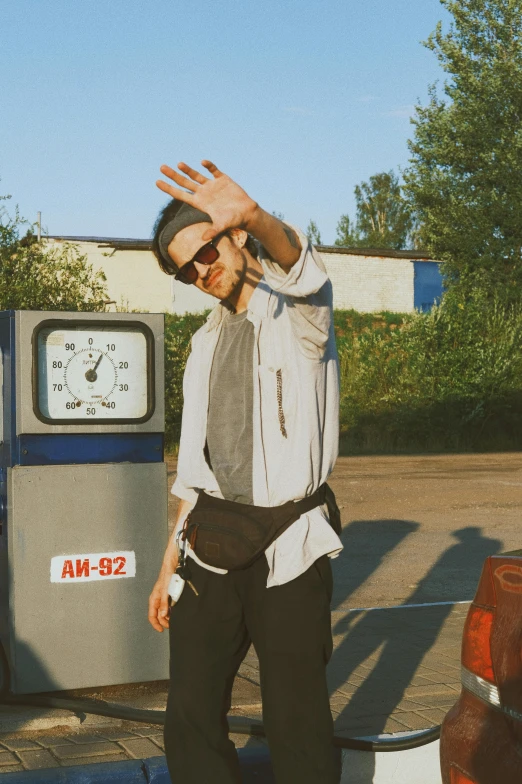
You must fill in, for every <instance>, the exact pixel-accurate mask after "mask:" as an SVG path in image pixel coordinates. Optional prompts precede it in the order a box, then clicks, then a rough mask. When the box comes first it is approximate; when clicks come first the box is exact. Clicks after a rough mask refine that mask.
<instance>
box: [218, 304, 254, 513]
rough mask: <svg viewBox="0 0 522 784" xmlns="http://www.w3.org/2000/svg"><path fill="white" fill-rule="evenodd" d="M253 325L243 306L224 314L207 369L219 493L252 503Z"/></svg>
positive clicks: (234, 499) (229, 497) (231, 498)
mask: <svg viewBox="0 0 522 784" xmlns="http://www.w3.org/2000/svg"><path fill="white" fill-rule="evenodd" d="M253 354H254V325H253V324H252V322H251V321H249V320H248V319H247V311H246V310H245V311H244V312H243V313H238V314H237V315H235V314H231V315H229V316H227V318H226V319H225V321H224V323H223V327H222V329H221V335H220V336H219V341H218V344H217V346H216V350H215V353H214V359H213V362H212V370H211V373H210V395H209V405H208V419H207V449H208V457H209V459H210V465H211V467H212V470H213V472H214V476H215V477H216V480H217V483H218V485H219V489H220V490H221V492H222V494H223V497H224V498H226V499H227V500H228V501H238V502H239V503H242V504H253V503H254V499H253V480H252V470H253V469H252V462H253V449H254V444H253V424H252V416H253V400H254V385H253V377H252V361H253Z"/></svg>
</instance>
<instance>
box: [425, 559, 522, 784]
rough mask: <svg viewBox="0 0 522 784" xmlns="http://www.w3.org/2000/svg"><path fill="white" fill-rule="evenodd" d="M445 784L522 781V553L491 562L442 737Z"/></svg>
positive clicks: (471, 616) (469, 621)
mask: <svg viewBox="0 0 522 784" xmlns="http://www.w3.org/2000/svg"><path fill="white" fill-rule="evenodd" d="M440 762H441V773H442V781H443V784H521V782H522V550H515V551H513V552H510V553H503V554H502V555H493V556H490V557H489V558H487V559H486V561H485V563H484V567H483V569H482V575H481V577H480V582H479V584H478V588H477V593H476V595H475V598H474V600H473V602H472V603H471V606H470V608H469V612H468V615H467V618H466V623H465V626H464V633H463V637H462V691H461V694H460V697H459V699H458V700H457V702H456V704H455V705H454V706H453V708H451V710H450V711H449V712H448V714H447V715H446V717H445V719H444V721H443V723H442V729H441V736H440Z"/></svg>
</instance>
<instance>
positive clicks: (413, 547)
mask: <svg viewBox="0 0 522 784" xmlns="http://www.w3.org/2000/svg"><path fill="white" fill-rule="evenodd" d="M170 468H171V470H172V471H173V470H174V464H173V463H172V464H171V466H170ZM331 484H332V487H333V488H334V490H335V492H336V495H337V498H338V502H339V505H340V506H341V507H342V515H343V529H344V530H343V540H344V544H345V549H344V551H343V553H342V555H341V556H340V557H339V558H338V559H337V560H336V561H335V562H334V572H335V580H336V588H335V592H334V600H333V606H332V610H333V616H332V618H333V631H334V640H335V650H334V654H333V657H332V661H331V665H330V672H329V678H330V688H331V695H332V698H331V701H332V710H333V713H334V716H335V720H336V729H337V732H338V734H348V735H359V736H360V735H373V734H377V733H381V732H398V731H404V730H408V729H424V728H427V727H430V726H433V725H434V724H439V723H440V721H441V720H442V718H443V716H444V714H445V712H446V711H447V709H448V708H449V707H450V706H451V705H452V704H453V703H454V701H455V699H456V697H457V695H458V693H459V690H460V687H459V664H460V637H461V633H462V626H463V623H464V619H465V617H466V612H467V605H465V604H464V605H459V604H440V605H436V606H431V607H430V606H428V607H421V608H401V607H398V606H399V605H405V604H422V603H433V602H456V601H459V600H468V599H471V598H472V597H473V593H474V589H475V586H476V583H477V580H478V577H479V575H480V569H481V566H482V562H483V560H484V558H485V557H486V556H487V555H490V554H493V553H496V552H502V551H506V550H512V549H518V548H520V547H522V534H521V533H520V521H521V517H522V515H521V512H522V493H521V487H522V455H521V454H507V455H457V456H433V457H432V456H427V457H418V456H415V457H382V458H381V457H364V458H341V459H340V460H339V461H338V464H337V467H336V470H335V472H334V475H333V477H332V481H331ZM169 504H170V516H171V520H173V518H174V513H175V505H176V504H175V499H174V498H171V499H170V501H169ZM373 607H384V608H388V609H379V610H368V609H367V608H373ZM103 696H104V698H105V699H107V700H108V701H122V702H128V703H131V704H136V705H138V706H140V707H150V708H160V707H163V705H164V700H165V684H156V685H155V687H154V688H146V689H141V690H140V689H138V688H137V687H135V688H133V689H128V690H121V691H120V692H119V691H118V689H115V688H113V689H111V690H106V691H105V692H104V694H103ZM232 712H233V713H234V714H236V715H248V716H258V717H260V715H261V697H260V691H259V671H258V666H257V659H256V657H255V654H254V652H253V651H250V653H249V654H248V656H247V658H246V659H245V661H244V663H243V665H242V667H241V670H240V673H239V677H238V678H237V680H236V685H235V689H234V706H233V710H232ZM38 727H40V729H37V728H38ZM235 741H236V742H237V744H238V745H243V744H244V743H246V742H248V743H250V744H252V743H254V741H252V740H248V739H247V738H245V737H242V736H236V737H235ZM257 742H259V741H255V743H257ZM160 754H162V739H161V732H160V731H159V730H158V728H157V727H143V726H139V725H135V724H130V723H125V722H114V721H111V720H107V719H100V718H96V717H85V716H73V715H71V714H68V713H66V712H61V711H42V710H33V711H31V710H29V709H27V708H23V709H17V710H13V709H12V708H0V773H7V772H10V771H13V770H21V769H23V768H27V769H34V768H37V767H50V766H67V765H73V764H74V765H77V764H82V763H85V764H88V763H90V762H102V761H110V760H118V759H125V758H144V757H150V756H154V755H160ZM371 780H372V779H371V777H369V778H368V781H371Z"/></svg>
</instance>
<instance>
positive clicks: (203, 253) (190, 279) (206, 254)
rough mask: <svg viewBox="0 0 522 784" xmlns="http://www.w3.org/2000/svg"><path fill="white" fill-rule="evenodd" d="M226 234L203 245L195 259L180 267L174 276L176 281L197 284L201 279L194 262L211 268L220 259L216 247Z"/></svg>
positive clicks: (219, 235) (218, 235) (217, 236)
mask: <svg viewBox="0 0 522 784" xmlns="http://www.w3.org/2000/svg"><path fill="white" fill-rule="evenodd" d="M224 234H226V232H224V231H223V232H222V233H221V234H217V235H216V236H215V237H214V239H212V240H210V242H207V243H206V244H205V245H202V246H201V248H200V249H199V250H198V251H197V253H195V254H194V256H193V258H192V259H191V260H190V261H187V263H186V264H184V265H183V266H182V267H180V269H179V270H178V271H177V273H176V275H175V276H174V279H175V280H179V281H180V282H181V283H186V284H187V285H190V284H191V283H195V282H196V281H197V279H198V277H199V273H198V271H197V269H196V267H195V266H194V262H195V261H197V262H198V264H205V266H210V264H213V263H214V262H215V261H217V259H219V251H218V249H217V247H216V244H217V243H218V242H219V240H220V239H221V237H223V236H224Z"/></svg>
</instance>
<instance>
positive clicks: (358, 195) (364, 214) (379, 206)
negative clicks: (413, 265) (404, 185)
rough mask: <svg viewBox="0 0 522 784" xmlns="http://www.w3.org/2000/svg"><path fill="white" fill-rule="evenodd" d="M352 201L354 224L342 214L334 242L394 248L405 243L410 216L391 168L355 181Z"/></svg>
mask: <svg viewBox="0 0 522 784" xmlns="http://www.w3.org/2000/svg"><path fill="white" fill-rule="evenodd" d="M355 204H356V210H357V217H356V222H355V226H352V224H351V222H350V218H349V216H348V215H341V218H340V220H339V223H338V224H337V239H336V241H335V244H336V245H338V246H345V247H350V246H351V247H361V248H394V249H395V250H400V249H401V248H404V247H405V245H406V244H407V242H408V240H409V237H410V233H411V231H412V228H413V219H412V215H411V210H410V207H409V205H408V203H407V202H406V201H405V199H404V198H403V196H402V194H401V186H400V184H399V180H398V178H397V176H396V175H395V174H394V173H393V171H389V172H381V173H379V174H374V175H373V176H372V177H370V179H369V181H368V182H362V183H361V184H360V185H356V186H355Z"/></svg>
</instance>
